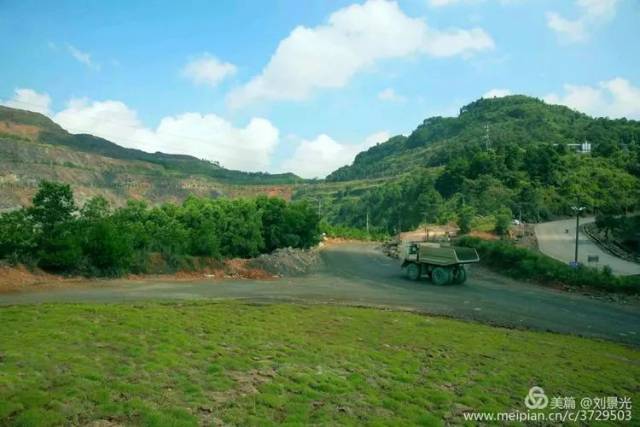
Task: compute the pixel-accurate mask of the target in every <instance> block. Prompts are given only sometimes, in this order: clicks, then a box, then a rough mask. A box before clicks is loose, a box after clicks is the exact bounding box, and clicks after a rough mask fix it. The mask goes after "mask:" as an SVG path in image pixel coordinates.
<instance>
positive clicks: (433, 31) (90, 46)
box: [0, 0, 640, 177]
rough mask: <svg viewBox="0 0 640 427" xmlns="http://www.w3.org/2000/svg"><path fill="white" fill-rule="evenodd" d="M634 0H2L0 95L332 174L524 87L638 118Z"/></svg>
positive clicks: (124, 135) (197, 150)
mask: <svg viewBox="0 0 640 427" xmlns="http://www.w3.org/2000/svg"><path fill="white" fill-rule="evenodd" d="M639 23H640V2H637V1H636V0H563V1H557V0H405V1H403V0H400V1H398V2H389V1H384V0H369V1H366V2H353V1H343V0H332V1H326V0H325V1H312V0H305V1H304V2H300V1H289V0H280V1H271V2H267V1H266V0H264V1H254V2H251V1H242V2H240V1H215V2H211V1H186V2H168V1H109V2H104V1H82V2H81V1H56V2H41V1H30V0H21V1H7V0H4V1H0V57H2V58H3V66H2V67H1V69H0V77H1V78H0V100H2V101H1V102H2V103H4V104H6V105H11V106H15V107H19V108H25V109H29V110H34V111H39V112H43V113H45V114H47V115H49V116H50V117H52V118H53V119H54V120H56V121H57V122H58V123H60V124H61V125H62V126H63V127H65V128H66V129H68V130H69V131H71V132H74V133H77V132H84V133H92V134H96V135H99V136H102V137H105V138H108V139H111V140H113V141H114V142H117V143H119V144H121V145H125V146H130V147H136V148H142V149H145V150H148V151H156V150H159V151H166V152H177V153H188V154H192V155H196V156H198V157H202V158H208V159H210V160H218V161H220V162H221V163H222V164H223V165H224V166H227V167H230V168H234V169H245V170H266V171H270V172H279V171H284V170H292V171H293V172H295V173H298V174H300V175H302V176H305V177H314V176H320V177H322V176H324V175H325V174H326V173H328V172H330V171H332V170H334V169H335V168H337V167H339V166H341V165H343V164H347V163H350V162H351V161H352V160H353V156H354V155H355V154H356V153H357V152H358V151H360V150H362V149H365V148H367V147H369V146H371V145H372V144H375V143H376V142H380V141H381V140H384V139H386V138H387V137H388V136H390V135H395V134H408V133H409V132H410V131H411V130H413V129H414V128H415V127H416V126H417V125H418V124H419V123H420V122H421V121H422V120H424V119H425V118H426V117H429V116H432V115H455V114H457V111H458V110H459V108H460V107H461V106H462V105H464V104H466V103H468V102H470V101H473V100H475V99H477V98H479V97H481V96H483V95H485V96H493V95H498V96H500V95H504V94H506V93H522V94H527V95H532V96H537V97H540V98H544V99H545V100H547V101H548V102H554V103H562V104H565V105H569V106H570V107H572V108H574V109H577V110H580V111H584V112H586V113H588V114H591V115H596V116H610V117H629V118H635V119H640V87H639V86H640V71H639V70H640V43H639V42H640V25H638V24H639Z"/></svg>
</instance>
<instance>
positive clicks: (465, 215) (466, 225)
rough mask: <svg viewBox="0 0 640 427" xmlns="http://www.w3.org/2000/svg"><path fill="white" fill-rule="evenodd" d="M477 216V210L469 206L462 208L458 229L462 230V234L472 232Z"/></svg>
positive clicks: (459, 213) (459, 214)
mask: <svg viewBox="0 0 640 427" xmlns="http://www.w3.org/2000/svg"><path fill="white" fill-rule="evenodd" d="M475 214H476V211H475V209H474V208H473V207H471V206H469V205H467V206H463V207H462V208H460V210H459V212H458V227H459V228H460V234H467V233H468V232H470V231H471V222H472V221H473V218H474V217H475Z"/></svg>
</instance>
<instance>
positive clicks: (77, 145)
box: [0, 106, 303, 184]
mask: <svg viewBox="0 0 640 427" xmlns="http://www.w3.org/2000/svg"><path fill="white" fill-rule="evenodd" d="M21 129H22V135H23V136H25V137H29V136H31V137H33V139H35V141H37V142H40V143H44V144H49V145H55V146H65V147H70V148H72V149H74V150H78V151H82V152H86V153H91V154H99V155H101V156H105V157H110V158H113V159H119V160H137V161H143V162H149V163H153V164H156V165H159V166H162V167H163V168H165V169H167V170H170V171H176V172H179V173H183V174H188V175H204V176H207V177H211V178H215V179H217V180H220V181H223V182H227V183H233V184H290V183H294V182H301V181H303V180H302V179H301V178H300V177H298V176H296V175H294V174H292V173H283V174H268V173H261V172H242V171H236V170H230V169H225V168H224V167H221V166H220V165H218V164H217V163H214V162H209V161H207V160H201V159H198V158H196V157H193V156H188V155H183V154H165V153H160V152H156V153H147V152H145V151H142V150H136V149H133V148H125V147H122V146H120V145H118V144H116V143H113V142H111V141H108V140H106V139H104V138H99V137H96V136H93V135H87V134H75V135H74V134H70V133H68V132H67V131H65V130H64V129H62V128H61V127H60V126H58V125H57V124H56V123H54V122H53V121H52V120H51V119H49V118H48V117H46V116H44V115H42V114H39V113H34V112H31V111H25V110H18V109H14V108H9V107H3V106H0V137H3V136H4V137H7V136H14V137H15V136H16V134H17V135H19V134H20V133H19V131H20V130H21ZM11 130H13V132H10V131H11ZM16 130H17V131H18V132H16Z"/></svg>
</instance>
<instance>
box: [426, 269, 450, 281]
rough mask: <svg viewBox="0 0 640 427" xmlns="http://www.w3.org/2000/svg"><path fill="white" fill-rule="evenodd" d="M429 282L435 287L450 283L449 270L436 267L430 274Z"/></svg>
mask: <svg viewBox="0 0 640 427" xmlns="http://www.w3.org/2000/svg"><path fill="white" fill-rule="evenodd" d="M431 281H432V282H433V283H434V284H436V285H446V284H447V283H449V282H451V270H449V269H448V268H444V267H436V268H434V269H433V271H432V272H431Z"/></svg>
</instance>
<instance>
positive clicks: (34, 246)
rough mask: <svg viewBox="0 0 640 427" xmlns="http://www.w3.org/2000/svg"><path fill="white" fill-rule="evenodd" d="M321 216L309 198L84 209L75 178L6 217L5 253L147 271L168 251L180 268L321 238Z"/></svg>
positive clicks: (1, 232)
mask: <svg viewBox="0 0 640 427" xmlns="http://www.w3.org/2000/svg"><path fill="white" fill-rule="evenodd" d="M319 235H320V231H319V218H318V214H317V212H316V210H315V209H313V208H312V207H311V206H310V205H309V204H307V203H306V202H293V203H287V202H285V201H284V200H282V199H278V198H268V197H264V196H262V197H257V198H255V199H238V200H228V199H204V198H197V197H189V198H188V199H187V200H185V201H184V203H182V204H181V205H175V204H164V205H162V206H158V207H150V206H148V205H147V204H146V203H145V202H138V201H129V202H128V203H127V205H126V206H124V207H121V208H117V209H113V208H112V207H111V206H109V203H108V202H107V200H106V199H104V198H103V197H101V196H97V197H94V198H92V199H90V200H89V201H87V202H86V203H85V204H84V206H82V207H81V208H79V207H78V206H76V204H75V202H74V197H73V192H72V190H71V188H70V186H69V185H65V184H58V183H52V182H42V183H41V184H40V187H39V190H38V192H37V194H36V195H35V196H34V198H33V204H32V206H31V207H28V208H22V209H20V210H16V211H12V212H8V213H4V214H2V215H1V216H0V259H5V260H8V261H10V262H20V263H25V264H28V265H32V266H38V267H40V268H42V269H44V270H47V271H52V272H57V273H79V274H86V275H108V276H114V275H119V274H123V273H126V272H134V273H144V272H145V271H147V266H148V265H149V262H150V259H151V258H152V255H153V256H157V255H159V256H161V257H162V259H163V261H164V262H166V263H167V264H168V265H171V266H174V267H176V268H177V267H178V266H180V265H181V263H183V262H184V261H185V259H188V258H189V257H208V258H217V259H220V258H232V257H244V258H247V257H253V256H256V255H258V254H260V253H266V252H271V251H273V250H274V249H276V248H280V247H289V246H291V247H296V248H307V247H310V246H313V245H315V244H316V243H317V242H318V241H319Z"/></svg>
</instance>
